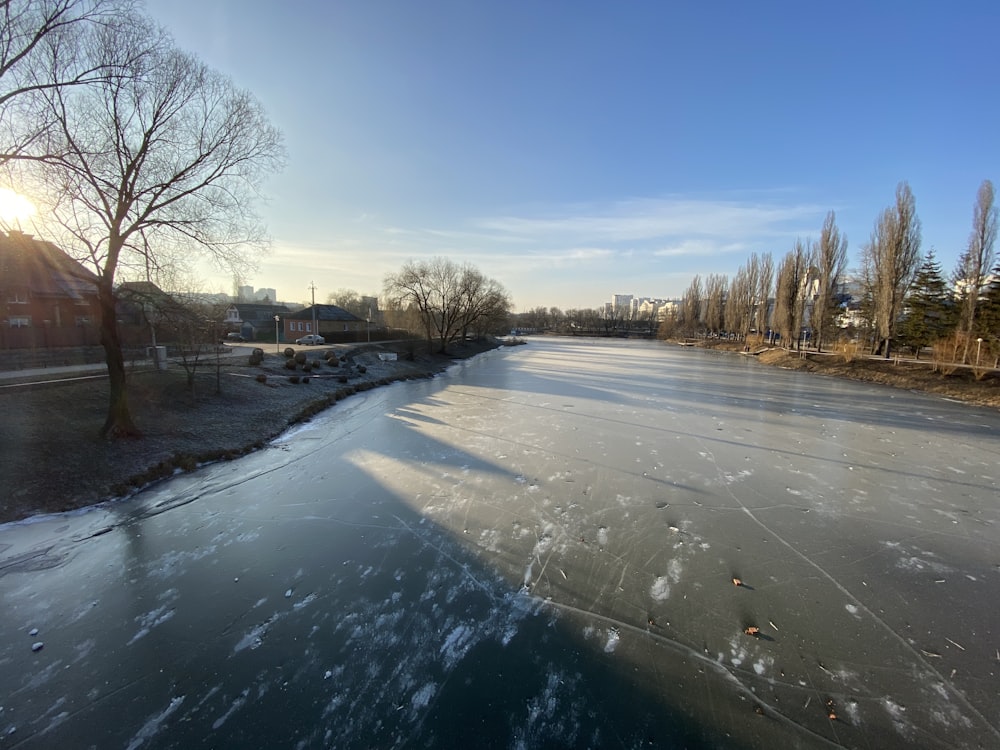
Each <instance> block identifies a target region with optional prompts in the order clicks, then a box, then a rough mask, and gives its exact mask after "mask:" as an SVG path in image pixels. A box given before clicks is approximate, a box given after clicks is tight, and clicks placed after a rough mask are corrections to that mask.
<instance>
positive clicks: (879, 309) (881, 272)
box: [862, 182, 921, 359]
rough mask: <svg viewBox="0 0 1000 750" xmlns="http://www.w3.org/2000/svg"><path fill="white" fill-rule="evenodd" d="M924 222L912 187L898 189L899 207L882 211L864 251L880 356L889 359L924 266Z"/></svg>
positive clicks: (863, 267)
mask: <svg viewBox="0 0 1000 750" xmlns="http://www.w3.org/2000/svg"><path fill="white" fill-rule="evenodd" d="M920 257H921V256H920V219H919V218H918V217H917V211H916V202H915V201H914V199H913V193H912V192H911V191H910V186H909V185H907V184H906V183H905V182H901V183H899V186H898V187H897V188H896V204H895V206H890V207H889V208H886V209H884V210H883V211H882V213H881V214H880V215H879V217H878V219H877V220H876V222H875V227H874V229H873V230H872V236H871V239H870V240H869V242H868V244H867V245H865V247H864V248H863V249H862V270H863V274H864V279H865V286H866V287H867V289H866V293H867V294H868V295H870V298H871V306H872V318H873V322H874V326H875V337H876V339H877V342H876V350H875V351H876V353H879V352H881V353H883V354H884V355H885V358H886V359H888V358H889V353H890V349H891V346H892V339H893V336H895V334H896V326H897V324H898V322H899V317H900V315H901V313H902V311H903V301H904V300H905V299H906V294H907V291H908V290H909V288H910V285H911V284H912V283H913V277H914V275H915V274H916V272H917V267H918V266H919V264H920Z"/></svg>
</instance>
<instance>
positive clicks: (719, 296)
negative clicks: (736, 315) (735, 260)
mask: <svg viewBox="0 0 1000 750" xmlns="http://www.w3.org/2000/svg"><path fill="white" fill-rule="evenodd" d="M728 288H729V280H728V279H727V278H726V277H725V276H724V275H723V274H718V273H711V274H709V275H708V277H707V278H706V279H705V308H704V312H703V313H702V316H703V319H704V323H705V327H706V328H707V329H708V331H709V332H710V333H714V334H718V333H720V332H721V331H722V328H723V322H724V319H725V309H724V308H725V304H726V294H727V292H728Z"/></svg>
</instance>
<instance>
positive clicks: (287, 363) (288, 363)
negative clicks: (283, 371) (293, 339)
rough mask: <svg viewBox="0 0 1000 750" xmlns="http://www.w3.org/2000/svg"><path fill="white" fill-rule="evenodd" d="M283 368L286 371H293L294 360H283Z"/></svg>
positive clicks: (294, 366)
mask: <svg viewBox="0 0 1000 750" xmlns="http://www.w3.org/2000/svg"><path fill="white" fill-rule="evenodd" d="M285 367H286V368H287V369H289V370H294V369H295V368H296V364H295V360H294V359H286V360H285Z"/></svg>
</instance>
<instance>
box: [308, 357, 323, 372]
mask: <svg viewBox="0 0 1000 750" xmlns="http://www.w3.org/2000/svg"><path fill="white" fill-rule="evenodd" d="M310 364H311V365H312V368H313V369H314V370H318V369H319V368H320V367H322V366H323V360H321V359H314V360H313V361H312V362H310Z"/></svg>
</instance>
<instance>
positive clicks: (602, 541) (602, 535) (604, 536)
mask: <svg viewBox="0 0 1000 750" xmlns="http://www.w3.org/2000/svg"><path fill="white" fill-rule="evenodd" d="M597 543H598V544H599V545H601V546H602V547H607V546H608V527H607V526H601V527H599V528H598V529H597Z"/></svg>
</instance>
